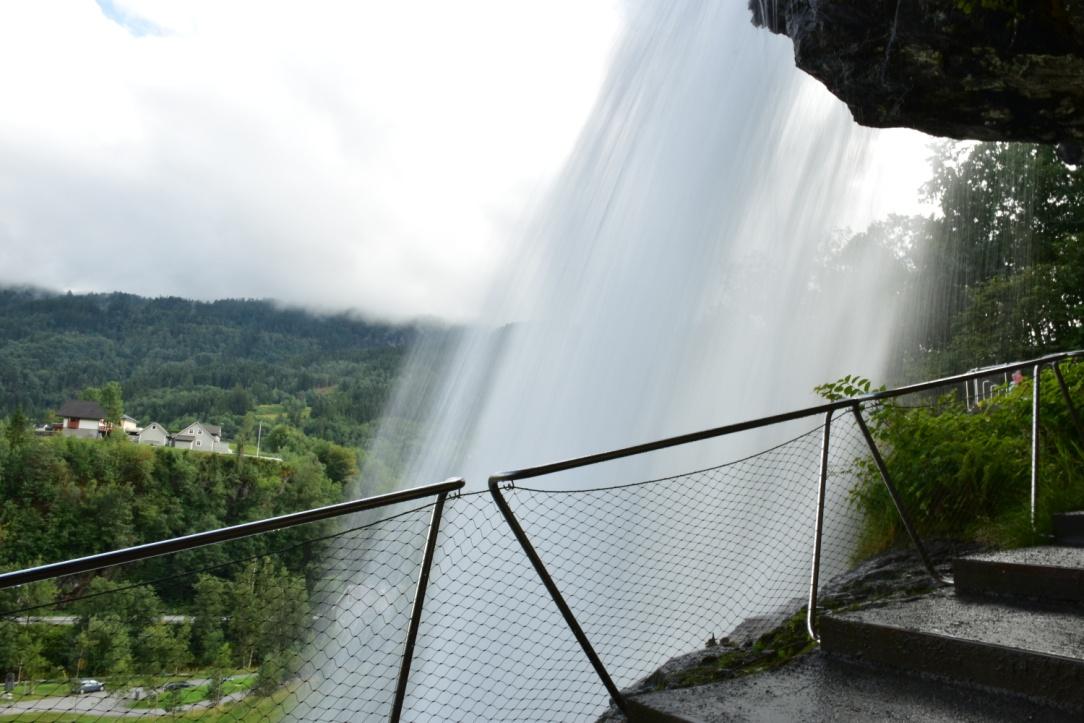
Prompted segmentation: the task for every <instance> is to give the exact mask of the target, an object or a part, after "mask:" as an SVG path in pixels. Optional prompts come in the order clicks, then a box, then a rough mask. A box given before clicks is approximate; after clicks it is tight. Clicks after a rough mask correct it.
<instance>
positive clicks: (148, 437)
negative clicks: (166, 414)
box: [136, 422, 169, 447]
mask: <svg viewBox="0 0 1084 723" xmlns="http://www.w3.org/2000/svg"><path fill="white" fill-rule="evenodd" d="M136 441H137V442H139V443H140V444H150V445H153V446H155V447H165V446H167V445H169V432H168V431H167V430H166V428H165V427H163V426H162V425H161V424H159V423H158V422H151V423H150V424H148V425H147V426H146V427H144V428H143V429H142V430H141V431H140V432H139V434H138V435H137V436H136Z"/></svg>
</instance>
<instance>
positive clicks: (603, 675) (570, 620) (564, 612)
mask: <svg viewBox="0 0 1084 723" xmlns="http://www.w3.org/2000/svg"><path fill="white" fill-rule="evenodd" d="M489 492H490V494H491V495H493V501H494V502H496V503H497V508H498V509H499V510H500V511H501V515H503V516H504V520H505V522H507V523H508V526H509V527H510V528H511V529H512V534H514V535H515V536H516V540H518V541H519V544H520V547H522V548H523V552H524V553H525V554H526V555H527V559H528V560H530V561H531V565H533V566H534V569H535V572H536V573H538V577H539V578H540V579H541V580H542V584H543V585H545V586H546V590H548V591H549V594H550V597H552V598H553V602H554V604H556V605H557V609H558V610H560V611H561V616H562V617H564V619H565V623H566V624H567V625H568V628H569V630H571V631H572V634H573V635H574V636H575V637H576V640H577V641H578V642H579V644H580V647H581V648H583V652H584V654H585V655H587V659H588V660H589V661H590V662H591V666H592V667H593V668H594V669H595V673H597V674H598V677H599V678H600V679H601V680H602V684H603V685H604V686H606V690H607V691H608V692H609V694H610V698H611V699H612V700H613V702H614V705H616V706H617V707H618V709H619V710H620V711H621V712H622V713H627V712H628V704H627V702H626V701H625V696H623V695H622V694H621V691H620V690H619V689H618V688H617V685H616V684H615V683H614V681H613V679H612V678H611V677H610V674H609V672H607V670H606V666H605V665H603V664H602V659H601V658H599V657H598V653H596V652H595V649H594V648H593V647H592V646H591V641H590V640H588V639H587V634H586V633H584V632H583V628H581V627H580V623H579V621H577V620H576V616H575V615H574V614H573V613H572V608H570V607H569V606H568V603H567V602H565V598H564V597H563V596H562V595H561V591H560V590H559V589H557V583H555V582H554V581H553V578H552V577H550V574H549V571H548V570H546V566H545V564H543V562H542V558H541V557H539V556H538V552H537V551H536V550H535V549H534V545H532V544H531V541H530V540H529V539H528V538H527V533H526V532H524V530H523V527H522V526H521V525H520V524H519V520H518V519H516V515H515V513H513V512H512V508H511V507H509V506H508V500H506V499H505V498H504V495H503V494H502V493H501V489H500V482H499V480H497V479H493V478H490V480H489Z"/></svg>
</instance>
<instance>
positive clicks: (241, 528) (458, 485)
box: [0, 477, 466, 590]
mask: <svg viewBox="0 0 1084 723" xmlns="http://www.w3.org/2000/svg"><path fill="white" fill-rule="evenodd" d="M464 484H466V483H465V482H464V481H463V480H462V479H460V478H457V477H453V478H451V479H447V480H445V481H444V482H441V483H439V484H433V485H426V486H423V487H412V488H410V489H405V490H398V491H396V492H389V493H387V494H383V495H377V496H375V497H365V498H362V499H358V500H350V501H349V502H340V503H338V504H334V505H327V506H326V507H317V508H315V509H311V510H304V511H303V512H293V513H291V514H288V515H280V516H278V517H270V518H267V519H264V520H256V521H255V522H244V523H242V524H239V525H232V526H230V527H222V528H219V529H217V530H207V531H205V532H196V533H194V534H191V535H184V536H183V537H174V538H172V539H169V540H159V541H158V542H149V543H147V544H145V545H136V546H134V547H125V548H122V549H120V550H112V551H110V552H102V553H99V554H97V555H88V556H87V557H79V558H76V559H74V560H65V561H64V562H53V563H50V564H48V565H39V566H38V567H31V568H27V569H26V570H16V571H14V572H7V573H4V574H2V575H0V590H3V589H6V588H9V587H15V586H16V585H25V584H27V583H30V582H38V581H40V580H48V579H49V578H53V577H61V576H64V575H75V574H78V573H82V572H90V571H92V570H100V569H102V568H104V567H112V566H114V565H123V564H126V563H129V562H138V561H140V560H147V559H150V558H152V557H158V556H160V555H168V554H170V553H173V552H184V551H185V550H192V549H195V548H197V547H204V546H206V545H214V544H216V543H220V542H229V541H230V540H237V539H240V538H242V537H250V536H252V535H258V534H260V533H262V532H274V531H275V530H282V529H286V528H288V527H296V526H297V525H304V524H307V523H309V522H319V521H320V520H327V519H331V518H333V517H341V516H343V515H348V514H351V513H353V512H361V511H363V510H372V509H375V508H377V507H387V506H389V505H394V504H398V503H400V502H410V501H412V500H418V499H422V498H423V497H432V496H434V495H440V494H447V493H449V492H454V491H455V490H459V489H462V488H463V485H464Z"/></svg>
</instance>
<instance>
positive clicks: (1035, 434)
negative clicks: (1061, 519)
mask: <svg viewBox="0 0 1084 723" xmlns="http://www.w3.org/2000/svg"><path fill="white" fill-rule="evenodd" d="M1033 371H1034V373H1033V375H1032V380H1031V529H1033V530H1034V529H1035V507H1036V503H1037V502H1038V498H1039V387H1040V384H1039V372H1040V371H1042V365H1040V364H1036V365H1035V368H1034V370H1033Z"/></svg>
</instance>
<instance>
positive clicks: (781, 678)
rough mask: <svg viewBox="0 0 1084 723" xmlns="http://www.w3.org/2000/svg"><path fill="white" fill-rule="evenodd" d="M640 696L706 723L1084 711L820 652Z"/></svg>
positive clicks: (1018, 716)
mask: <svg viewBox="0 0 1084 723" xmlns="http://www.w3.org/2000/svg"><path fill="white" fill-rule="evenodd" d="M636 699H637V700H639V701H641V702H643V703H645V704H647V705H649V706H651V707H652V708H654V709H656V710H659V711H662V712H666V713H670V714H672V715H677V716H681V717H683V718H686V719H689V720H693V721H703V722H704V723H712V722H714V721H743V722H744V721H748V722H750V723H761V722H763V723H768V722H772V723H775V722H778V721H800V722H802V723H820V722H825V723H827V722H828V721H855V722H857V721H862V722H863V723H868V722H869V721H918V722H919V723H922V722H928V723H948V722H949V721H953V722H956V721H961V722H964V723H986V722H990V723H994V722H997V723H1000V722H1006V721H1044V722H1046V721H1049V722H1050V723H1063V722H1065V723H1068V722H1069V721H1075V722H1076V723H1079V721H1080V720H1081V716H1080V713H1072V712H1068V711H1062V710H1058V709H1056V708H1051V707H1048V706H1045V705H1042V704H1040V703H1038V702H1034V701H1031V700H1028V699H1025V698H1022V697H1016V696H1011V695H1007V694H1003V693H1000V692H992V691H989V690H982V689H976V688H969V687H964V686H959V685H954V684H950V683H947V682H943V681H940V680H936V679H930V678H923V677H919V676H917V675H910V674H905V673H891V674H886V673H885V671H884V670H883V669H877V668H872V667H868V666H865V665H862V664H859V663H854V662H850V661H846V660H840V659H835V658H830V657H829V656H828V655H825V654H824V653H822V652H820V651H815V652H813V653H810V654H808V655H805V656H802V657H800V658H798V659H796V660H794V661H793V662H791V663H789V664H788V665H785V666H783V667H782V668H779V669H778V670H775V671H772V672H770V673H764V674H761V675H751V676H746V677H742V678H735V679H733V680H727V681H723V682H719V683H712V684H709V685H703V686H698V687H695V688H683V689H677V690H666V691H660V692H657V693H649V694H645V695H641V696H636ZM610 720H617V719H616V718H611V719H610Z"/></svg>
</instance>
